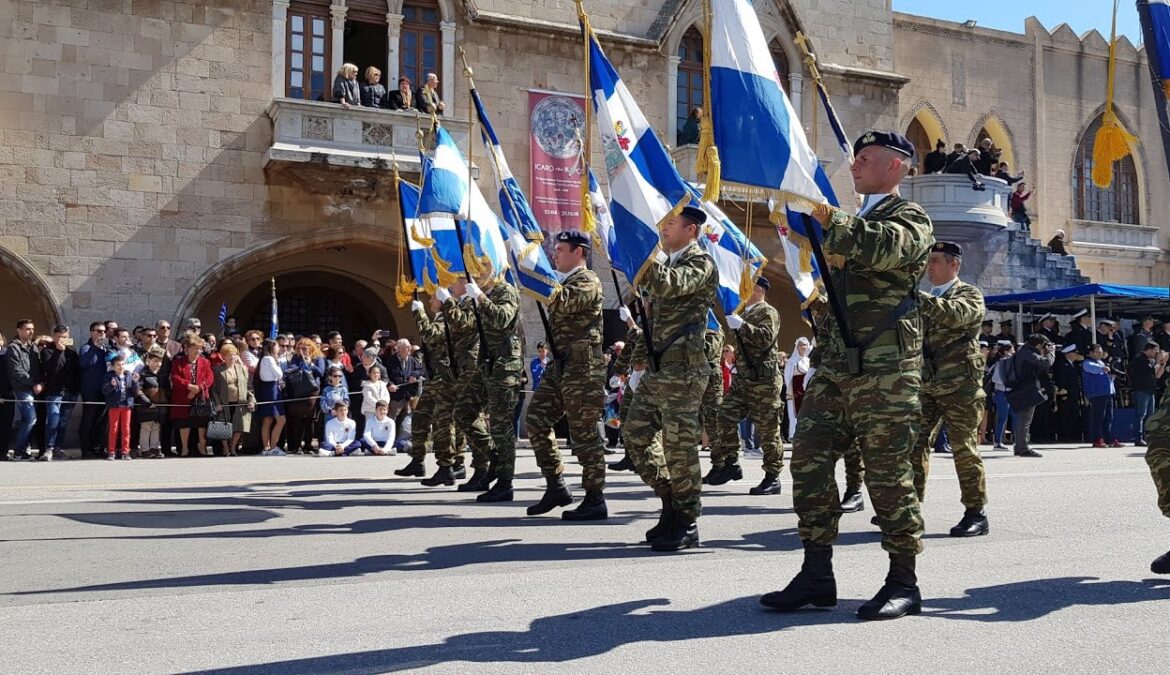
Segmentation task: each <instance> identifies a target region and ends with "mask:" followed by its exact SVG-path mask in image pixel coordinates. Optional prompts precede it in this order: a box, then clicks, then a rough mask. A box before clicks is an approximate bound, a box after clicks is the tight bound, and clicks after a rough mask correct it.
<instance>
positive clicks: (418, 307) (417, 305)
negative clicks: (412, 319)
mask: <svg viewBox="0 0 1170 675" xmlns="http://www.w3.org/2000/svg"><path fill="white" fill-rule="evenodd" d="M436 295H437V294H436ZM410 311H412V312H421V311H423V304H422V303H421V302H419V301H418V300H414V301H411V303H410Z"/></svg>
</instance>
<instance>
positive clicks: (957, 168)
mask: <svg viewBox="0 0 1170 675" xmlns="http://www.w3.org/2000/svg"><path fill="white" fill-rule="evenodd" d="M978 159H979V151H978V150H969V151H968V152H967V154H966V155H964V156H962V157H959V158H957V159H955V161H953V162H951V163H950V164H949V165H948V166H947V170H946V173H951V174H956V175H965V176H967V178H969V179H970V180H971V189H972V190H985V189H986V188H985V187H984V186H983V182H982V181H980V180H979V170H978V169H976V168H975V162H976V161H978Z"/></svg>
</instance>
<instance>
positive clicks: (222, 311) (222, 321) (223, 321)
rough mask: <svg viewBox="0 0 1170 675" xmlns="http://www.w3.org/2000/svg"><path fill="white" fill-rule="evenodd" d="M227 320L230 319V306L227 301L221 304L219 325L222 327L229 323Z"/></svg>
mask: <svg viewBox="0 0 1170 675" xmlns="http://www.w3.org/2000/svg"><path fill="white" fill-rule="evenodd" d="M227 320H228V308H227V303H226V302H225V303H223V304H222V305H220V306H219V326H220V328H222V327H223V326H224V325H226V324H227Z"/></svg>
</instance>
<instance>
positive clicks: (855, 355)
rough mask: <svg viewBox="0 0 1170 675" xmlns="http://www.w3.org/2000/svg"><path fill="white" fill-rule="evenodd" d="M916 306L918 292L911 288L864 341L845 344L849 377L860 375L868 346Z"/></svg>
mask: <svg viewBox="0 0 1170 675" xmlns="http://www.w3.org/2000/svg"><path fill="white" fill-rule="evenodd" d="M917 306H918V291H917V290H916V289H913V288H912V289H910V293H909V294H908V295H907V296H906V297H904V298H902V302H899V303H898V306H897V307H895V308H894V310H893V311H892V312H890V313H888V314H884V315H882V318H881V321H878V323H877V325H876V326H874V327H873V330H871V331H870V332H869V334H868V335H866V336H865V339H864V340H862V341H861V342H859V343H857V344H855V345H851V344H849V343H848V342H845V363H846V366H847V367H848V369H849V374H850V375H861V374H862V372H863V369H862V367H861V364H862V362H863V360H864V356H865V350H866V349H868V348H869V347H870V345H872V344H873V343H874V342H875V341H876V340H877V339H878V338H879V337H881V336H882V335H883V334H885V333H886V332H888V331H889V330H890V329H891V328H893V327H894V326H895V324H897V323H898V320H899V319H901V318H902V317H903V316H906V313H907V312H909V311H910V310H911V309H913V308H914V307H917ZM841 340H842V341H845V340H846V337H845V336H844V335H842V336H841Z"/></svg>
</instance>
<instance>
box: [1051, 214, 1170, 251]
mask: <svg viewBox="0 0 1170 675" xmlns="http://www.w3.org/2000/svg"><path fill="white" fill-rule="evenodd" d="M1065 229H1066V230H1068V235H1069V238H1070V239H1071V240H1072V242H1073V243H1074V244H1075V245H1076V246H1081V247H1090V248H1095V249H1114V250H1117V251H1118V252H1121V251H1148V252H1151V253H1153V252H1158V251H1160V250H1161V249H1160V248H1158V228H1156V227H1150V226H1148V225H1132V224H1128V223H1116V222H1109V223H1106V222H1101V221H1098V220H1070V221H1068V225H1067V226H1066V227H1065Z"/></svg>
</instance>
